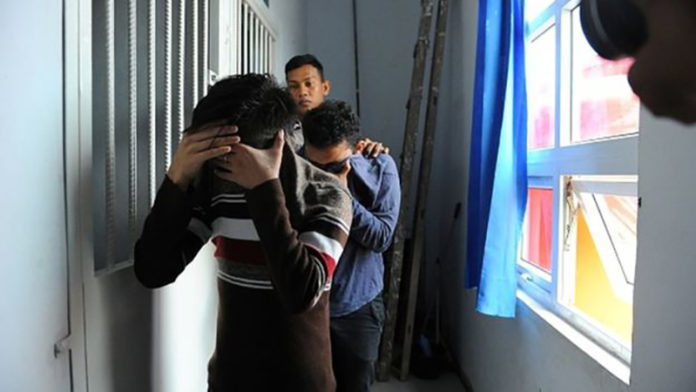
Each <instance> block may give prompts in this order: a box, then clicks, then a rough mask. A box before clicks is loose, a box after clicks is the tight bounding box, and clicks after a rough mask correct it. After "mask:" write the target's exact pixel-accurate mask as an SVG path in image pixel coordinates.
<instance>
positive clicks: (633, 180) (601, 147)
mask: <svg viewBox="0 0 696 392" xmlns="http://www.w3.org/2000/svg"><path fill="white" fill-rule="evenodd" d="M578 5H579V0H570V1H564V0H556V1H555V2H553V4H551V5H550V6H549V7H548V8H547V9H546V10H544V11H542V12H541V13H540V14H539V15H538V16H537V17H535V18H534V19H533V20H530V21H528V23H527V24H526V32H527V37H528V39H529V40H530V41H531V40H533V39H535V38H536V37H537V36H538V35H539V34H541V33H542V32H544V31H547V30H548V29H549V28H550V27H551V26H552V25H555V27H556V29H555V33H556V37H555V39H556V62H555V86H556V93H555V111H554V121H553V126H554V143H553V146H551V147H549V148H544V149H535V150H530V151H529V152H528V166H527V170H528V177H529V187H530V188H549V189H553V195H554V198H553V223H552V244H551V252H552V253H551V274H548V273H546V272H544V271H541V270H540V269H539V268H537V267H535V266H533V265H531V264H529V263H527V262H525V261H523V260H521V254H522V253H521V252H520V261H519V262H518V265H517V271H518V287H519V289H520V290H521V291H522V293H521V295H523V297H524V298H522V297H520V298H521V299H524V301H523V302H527V300H529V299H531V300H533V301H535V302H536V305H538V306H539V307H540V308H541V309H544V311H545V314H551V315H553V316H554V317H557V318H559V319H560V321H561V322H563V323H567V324H568V325H569V326H570V327H571V328H570V329H573V330H575V331H577V332H579V333H580V334H581V335H583V336H585V337H586V338H587V339H580V340H581V341H591V342H593V343H595V344H596V345H597V346H598V347H599V348H601V350H603V353H602V355H592V354H591V353H592V352H594V351H596V350H595V349H584V348H583V349H584V351H586V352H588V353H590V354H591V355H592V356H593V357H594V358H595V359H597V360H598V361H599V362H600V363H601V364H602V365H604V366H605V367H606V368H607V369H609V370H610V371H612V372H614V374H617V373H621V374H620V375H619V374H617V376H619V378H621V379H622V380H623V381H624V382H626V383H628V376H627V374H628V372H629V371H630V356H631V347H630V345H629V346H628V347H626V346H625V345H623V344H622V343H621V342H620V340H619V339H618V337H616V336H614V335H613V334H612V333H611V332H610V331H607V330H606V329H605V328H602V327H601V326H599V325H598V324H597V323H596V322H595V321H593V320H592V319H590V318H589V317H587V316H586V315H584V314H582V312H580V311H579V310H578V309H573V308H571V307H568V306H566V305H564V303H568V302H567V300H568V299H569V298H572V295H573V292H572V289H573V288H574V279H573V278H574V271H571V270H568V266H569V265H574V259H573V260H571V259H569V258H568V255H569V254H572V249H570V250H564V245H563V238H564V235H565V234H564V231H565V230H566V225H568V224H569V222H567V214H566V213H565V211H566V210H565V207H564V199H565V189H566V186H565V183H566V181H573V184H575V186H579V187H580V188H582V189H584V190H586V191H591V192H595V191H600V192H601V193H609V194H615V195H624V196H637V174H638V133H633V134H629V135H624V136H619V137H613V138H605V139H601V140H592V141H587V142H583V143H571V141H570V138H571V126H572V124H571V121H572V118H571V117H572V116H571V94H570V92H571V87H572V85H571V64H572V62H571V60H572V57H571V56H572V53H571V48H572V46H571V39H572V35H571V32H572V13H571V12H572V11H573V10H574V9H575V8H576V7H577V6H578ZM587 176H602V177H587ZM598 179H599V180H598ZM521 249H522V246H520V250H521ZM564 260H566V261H564ZM561 282H564V283H563V284H561ZM571 282H572V283H571ZM623 290H624V291H623V292H622V294H621V296H623V297H624V298H625V297H626V295H628V294H631V293H629V291H628V288H626V287H624V288H623ZM551 323H552V324H554V323H553V322H551ZM559 330H561V329H559ZM561 332H563V331H561ZM571 340H572V341H574V342H576V344H577V339H571ZM606 354H608V355H606ZM600 357H601V358H600ZM602 358H604V359H606V358H609V359H610V360H607V361H603V359H602ZM607 362H612V364H610V365H607ZM617 362H620V363H621V364H623V365H624V366H625V369H623V370H620V371H614V369H615V368H616V366H615V365H616V363H617ZM624 370H625V371H624Z"/></svg>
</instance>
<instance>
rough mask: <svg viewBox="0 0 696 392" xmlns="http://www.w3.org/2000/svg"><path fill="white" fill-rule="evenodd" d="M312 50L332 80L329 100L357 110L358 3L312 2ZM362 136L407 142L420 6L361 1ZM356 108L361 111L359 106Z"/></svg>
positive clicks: (395, 146) (397, 146)
mask: <svg viewBox="0 0 696 392" xmlns="http://www.w3.org/2000/svg"><path fill="white" fill-rule="evenodd" d="M307 9H308V23H307V27H306V28H307V43H308V51H309V52H310V53H312V54H315V55H316V56H317V57H318V58H319V60H320V61H321V62H322V63H323V64H324V72H325V74H326V76H327V77H328V78H329V79H331V81H332V85H333V87H332V92H331V94H330V96H329V98H332V99H340V100H344V101H347V102H349V103H351V105H355V59H354V52H353V50H354V41H353V10H352V1H341V0H329V1H326V0H307ZM356 13H357V20H358V32H357V33H358V49H359V65H358V68H359V72H360V74H359V78H360V122H361V125H362V133H363V134H364V135H365V136H367V137H370V138H372V139H375V140H379V141H381V142H383V143H385V144H386V145H388V146H390V147H391V148H392V150H393V151H394V153H393V154H392V155H394V157H395V158H397V159H398V151H400V150H401V145H402V143H403V130H404V126H405V123H406V102H407V99H408V92H409V87H410V86H409V85H410V81H411V70H412V65H413V57H412V55H413V48H414V46H415V43H416V35H417V30H418V20H419V17H420V5H419V4H418V2H404V1H401V0H379V1H374V0H357V4H356ZM353 107H354V108H355V106H353Z"/></svg>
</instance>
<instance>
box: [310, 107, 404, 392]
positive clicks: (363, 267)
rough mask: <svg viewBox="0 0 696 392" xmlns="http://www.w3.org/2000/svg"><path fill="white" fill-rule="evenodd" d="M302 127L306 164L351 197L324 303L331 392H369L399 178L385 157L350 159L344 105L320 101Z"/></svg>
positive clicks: (351, 135)
mask: <svg viewBox="0 0 696 392" xmlns="http://www.w3.org/2000/svg"><path fill="white" fill-rule="evenodd" d="M302 123H303V132H304V136H305V149H304V154H305V156H306V157H307V159H308V160H309V161H310V162H312V163H313V164H314V165H315V166H317V167H319V168H321V169H323V170H325V171H327V172H330V173H335V174H336V175H337V176H338V177H339V179H340V180H341V182H342V183H343V184H344V185H345V186H346V187H347V188H348V189H349V190H350V192H351V194H352V196H353V224H352V226H351V229H350V235H349V237H348V243H347V244H346V247H345V250H344V252H343V255H341V259H340V262H339V264H338V267H337V268H336V272H335V274H334V282H333V287H332V289H331V296H330V312H331V323H330V326H331V352H332V357H333V366H334V373H335V375H336V383H337V391H344V392H345V391H367V390H369V389H370V385H371V384H372V383H373V381H374V364H375V362H376V360H377V355H378V348H379V342H380V337H381V333H382V327H383V324H384V304H383V302H382V296H381V291H382V288H383V281H384V260H383V258H382V252H384V251H385V250H387V248H388V247H389V246H390V244H391V241H392V237H393V235H394V230H395V228H396V222H397V219H398V216H399V206H400V203H401V189H400V186H399V175H398V173H397V170H396V164H395V163H394V160H393V159H392V158H391V157H390V156H389V155H387V154H379V155H378V156H377V157H375V158H366V157H365V156H363V155H361V154H355V142H356V141H357V140H358V137H359V132H360V128H359V123H358V119H357V117H356V116H355V114H354V113H353V112H352V110H351V108H350V106H349V105H348V104H346V103H345V102H337V101H326V102H324V103H323V104H321V105H320V106H318V107H317V108H314V109H312V110H310V111H308V112H307V113H306V114H305V116H304V117H303V119H302Z"/></svg>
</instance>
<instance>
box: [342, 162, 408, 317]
mask: <svg viewBox="0 0 696 392" xmlns="http://www.w3.org/2000/svg"><path fill="white" fill-rule="evenodd" d="M350 163H351V168H352V169H351V171H350V172H349V173H348V188H349V189H350V192H351V194H352V196H353V224H352V226H351V229H350V236H349V237H348V243H347V244H346V247H345V249H344V251H343V254H342V255H341V258H340V261H339V263H338V266H337V267H336V271H335V272H334V280H333V285H332V288H331V296H330V301H331V306H330V311H331V316H332V317H338V316H343V315H346V314H349V313H352V312H354V311H356V310H358V309H360V308H361V307H362V306H363V305H365V304H366V303H368V302H370V301H371V300H373V299H374V298H375V297H376V296H377V295H378V294H379V293H380V292H381V291H382V288H383V286H384V260H383V257H382V252H384V251H385V250H387V248H389V246H390V244H391V241H392V238H393V236H394V230H395V228H396V221H397V219H398V217H399V206H400V204H401V187H400V185H399V174H398V172H397V169H396V164H395V163H394V159H392V157H391V156H389V155H387V154H380V155H379V156H378V157H376V158H365V157H364V156H362V155H359V154H357V155H353V156H351V157H350Z"/></svg>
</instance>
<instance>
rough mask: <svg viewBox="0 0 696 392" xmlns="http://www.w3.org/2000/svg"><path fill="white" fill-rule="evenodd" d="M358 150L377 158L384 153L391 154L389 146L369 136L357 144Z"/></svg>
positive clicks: (367, 155)
mask: <svg viewBox="0 0 696 392" xmlns="http://www.w3.org/2000/svg"><path fill="white" fill-rule="evenodd" d="M356 150H358V152H359V153H362V154H363V155H364V156H366V157H372V158H375V157H377V156H378V155H379V154H382V153H384V154H389V147H387V146H385V145H383V144H382V143H380V142H378V141H374V140H370V139H369V138H365V139H362V140H360V141H359V142H358V145H357V146H356Z"/></svg>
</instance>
